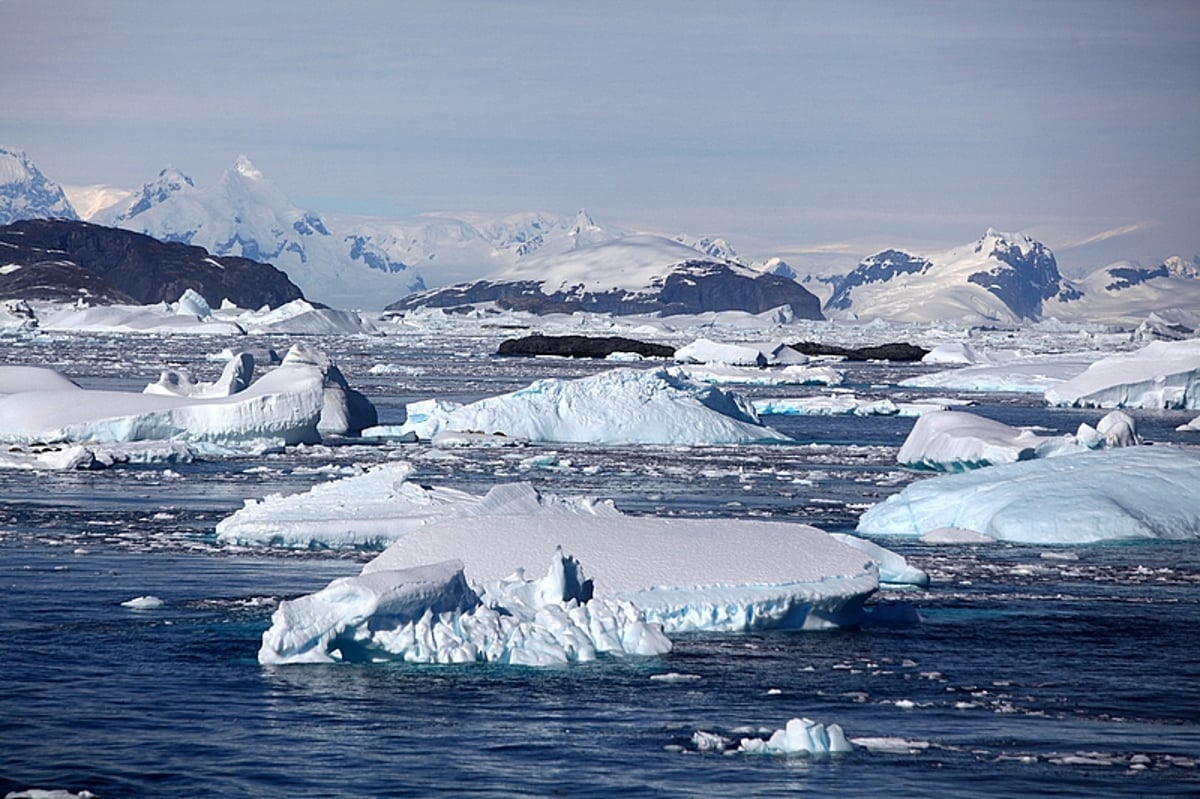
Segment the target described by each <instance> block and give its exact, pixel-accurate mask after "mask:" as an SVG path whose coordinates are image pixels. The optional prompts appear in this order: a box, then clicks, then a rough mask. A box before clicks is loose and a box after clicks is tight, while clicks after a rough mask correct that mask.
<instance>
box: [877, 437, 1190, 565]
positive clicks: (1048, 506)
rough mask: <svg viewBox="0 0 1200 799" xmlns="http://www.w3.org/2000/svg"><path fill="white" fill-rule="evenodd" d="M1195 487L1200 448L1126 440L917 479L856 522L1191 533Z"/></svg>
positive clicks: (886, 527)
mask: <svg viewBox="0 0 1200 799" xmlns="http://www.w3.org/2000/svg"><path fill="white" fill-rule="evenodd" d="M1197 497H1200V453H1198V452H1195V451H1193V450H1188V449H1183V448H1176V447H1168V446H1157V447H1125V448H1121V449H1111V450H1097V451H1089V452H1082V453H1079V454H1077V455H1072V456H1070V457H1065V458H1046V459H1038V460H1031V461H1021V462H1018V463H1009V464H1003V465H1000V466H989V467H988V468H986V469H976V470H973V471H968V472H960V473H957V474H947V475H942V476H939V477H933V478H929V479H927V480H921V481H919V482H916V483H913V484H911V485H909V486H907V487H906V488H905V489H904V490H903V491H901V492H900V493H899V494H894V495H892V496H890V497H888V498H887V499H886V500H884V501H883V502H881V503H879V504H878V505H875V506H874V507H872V508H870V509H868V510H867V512H866V513H864V514H863V515H862V516H861V517H860V518H859V522H858V532H859V533H860V534H863V535H871V536H877V535H881V536H882V535H902V536H911V537H914V538H915V537H922V536H926V535H928V534H932V533H933V532H935V531H938V530H940V529H943V528H959V529H964V528H965V529H967V530H972V531H975V532H977V533H982V534H984V535H986V536H989V537H991V538H994V539H997V540H1002V541H1015V542H1022V543H1035V544H1085V543H1091V542H1096V541H1117V540H1138V539H1175V540H1180V539H1195V538H1200V502H1197V500H1196V498H1197Z"/></svg>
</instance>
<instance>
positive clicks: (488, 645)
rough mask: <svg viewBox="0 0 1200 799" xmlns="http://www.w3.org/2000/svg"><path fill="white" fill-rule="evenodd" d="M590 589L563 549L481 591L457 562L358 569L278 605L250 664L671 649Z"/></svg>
mask: <svg viewBox="0 0 1200 799" xmlns="http://www.w3.org/2000/svg"><path fill="white" fill-rule="evenodd" d="M592 586H593V583H592V582H591V581H590V580H589V579H587V577H586V576H585V575H584V573H583V571H582V568H581V566H580V564H579V563H578V561H576V560H575V559H574V558H571V557H567V556H565V555H564V554H563V552H562V550H561V549H559V550H556V551H555V553H554V556H553V558H552V560H551V564H550V569H549V571H548V573H547V574H546V576H545V577H544V578H542V579H540V580H527V579H525V577H524V574H523V573H522V572H517V573H514V574H512V575H510V576H509V577H507V578H506V579H503V580H498V581H495V582H494V583H492V584H490V585H485V586H482V587H481V588H480V590H479V591H476V589H475V588H472V587H471V586H470V585H468V583H467V580H466V577H465V575H464V573H463V564H462V563H461V562H459V561H446V562H440V563H434V564H430V565H426V566H417V567H412V568H406V569H398V570H392V569H375V570H372V571H366V570H364V571H363V573H362V574H360V575H358V576H355V577H342V578H338V579H337V580H334V581H333V582H331V583H330V584H329V585H328V586H327V587H326V588H324V589H322V590H321V591H318V592H317V593H315V594H309V595H306V596H302V597H299V598H297V599H294V600H291V601H284V602H282V603H280V606H279V608H278V609H277V610H276V611H275V612H274V614H272V616H271V627H270V629H268V630H267V631H266V632H265V633H264V634H263V639H262V646H261V647H260V648H259V652H258V659H259V662H260V663H263V664H285V663H329V662H335V661H352V662H362V661H377V660H402V661H405V662H409V663H472V662H490V663H503V664H509V665H522V666H556V665H566V664H567V663H577V662H587V661H591V660H595V659H596V657H597V655H599V654H611V655H659V654H664V653H666V652H669V651H670V649H671V642H670V640H669V639H668V638H667V637H666V636H665V635H664V634H663V632H662V628H661V627H659V626H658V625H654V624H648V623H646V621H645V619H644V618H643V617H642V615H641V614H640V613H639V612H638V611H637V609H636V608H634V607H633V606H631V605H630V604H629V603H628V602H621V601H609V600H604V599H597V598H595V597H594V596H593V595H592V590H593V588H592Z"/></svg>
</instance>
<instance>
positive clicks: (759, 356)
mask: <svg viewBox="0 0 1200 799" xmlns="http://www.w3.org/2000/svg"><path fill="white" fill-rule="evenodd" d="M675 360H676V361H678V362H679V363H687V364H721V365H724V366H757V367H765V366H787V365H799V364H806V363H808V360H809V359H808V356H807V355H804V354H803V353H801V352H798V351H797V350H795V349H792V348H791V347H789V346H788V345H787V344H783V343H775V344H768V345H758V346H756V345H752V344H722V343H719V342H716V341H709V340H708V339H706V338H701V339H696V340H695V341H693V342H692V343H691V344H687V345H685V346H683V347H680V348H679V349H677V350H675Z"/></svg>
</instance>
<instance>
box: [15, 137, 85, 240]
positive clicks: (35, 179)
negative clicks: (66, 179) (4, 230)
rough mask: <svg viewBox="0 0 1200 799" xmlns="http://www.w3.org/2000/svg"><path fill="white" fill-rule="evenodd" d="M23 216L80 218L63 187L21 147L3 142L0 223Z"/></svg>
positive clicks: (24, 217)
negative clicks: (47, 174) (5, 144)
mask: <svg viewBox="0 0 1200 799" xmlns="http://www.w3.org/2000/svg"><path fill="white" fill-rule="evenodd" d="M21 219H79V215H78V214H76V213H75V209H74V208H72V207H71V203H70V201H69V200H67V195H66V194H65V193H64V192H63V190H62V187H61V186H59V185H58V184H57V183H55V182H54V181H52V180H50V179H49V178H47V177H46V176H45V175H43V174H42V172H41V170H39V169H38V168H37V167H36V166H35V165H34V163H33V162H32V161H30V160H29V156H27V155H26V154H25V152H24V151H22V150H16V149H13V148H11V147H4V146H2V145H0V225H7V224H9V223H11V222H16V221H18V220H21Z"/></svg>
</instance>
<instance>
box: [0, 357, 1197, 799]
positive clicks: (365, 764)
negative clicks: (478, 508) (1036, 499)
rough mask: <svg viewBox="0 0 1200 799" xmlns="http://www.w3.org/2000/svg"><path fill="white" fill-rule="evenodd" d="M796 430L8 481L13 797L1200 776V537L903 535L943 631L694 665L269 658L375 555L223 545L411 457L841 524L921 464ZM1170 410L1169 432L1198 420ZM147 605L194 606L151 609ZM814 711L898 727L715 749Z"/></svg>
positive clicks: (1026, 404) (964, 790)
mask: <svg viewBox="0 0 1200 799" xmlns="http://www.w3.org/2000/svg"><path fill="white" fill-rule="evenodd" d="M158 346H162V347H164V348H165V347H166V346H167V345H166V344H159V345H158ZM357 346H359V347H360V348H361V347H362V346H363V345H361V344H359V345H357ZM135 355H137V356H138V357H133V356H129V360H130V361H132V362H134V363H137V362H139V359H141V360H145V361H153V360H154V359H155V357H158V354H157V353H154V352H142V353H140V354H139V353H135ZM177 357H179V358H180V360H181V361H182V362H189V361H188V359H187V358H185V357H183V356H177ZM345 357H346V358H347V359H348V360H349V361H350V366H349V368H346V371H347V372H348V373H349V374H350V376H351V379H352V382H354V383H355V384H356V385H359V384H360V383H362V382H366V378H365V376H364V375H365V368H363V365H364V364H365V365H369V364H370V363H372V362H377V361H379V360H390V361H391V362H396V363H412V364H414V367H413V368H414V369H417V368H420V369H425V370H426V371H425V372H424V373H423V374H422V375H419V376H415V377H411V378H407V379H409V380H411V381H413V382H420V381H422V380H426V381H428V382H429V383H430V384H432V385H438V386H442V387H443V388H444V390H445V392H446V393H450V392H451V391H465V389H464V386H467V385H470V386H472V387H473V388H471V389H470V391H474V392H476V393H494V392H495V391H499V390H509V389H510V388H514V387H516V386H517V385H524V384H525V383H526V382H528V379H529V378H530V376H536V377H540V376H546V374H544V372H546V371H549V372H556V371H557V372H564V373H581V372H585V371H589V370H595V368H597V367H595V366H591V365H582V366H581V365H576V364H560V363H553V362H551V363H549V364H546V363H542V362H538V363H537V364H536V365H535V366H531V365H530V364H533V363H534V362H525V365H521V364H519V363H511V362H496V361H494V360H477V361H473V362H471V361H466V360H464V361H462V362H460V363H459V365H458V366H456V367H455V369H458V370H459V371H458V372H455V371H454V369H451V368H450V367H448V366H447V365H446V363H447V362H446V360H444V359H443V360H441V361H438V360H436V359H428V358H427V357H426V356H421V358H420V359H417V358H416V356H412V357H410V358H409V360H405V358H406V356H405V355H404V354H403V353H390V354H388V355H387V356H386V358H384V357H383V356H380V355H378V354H372V355H371V356H370V357H369V358H367V356H365V355H364V356H361V357H363V358H366V360H360V361H357V362H356V361H354V360H353V358H352V356H351V355H349V354H347V355H346V356H345ZM356 366H357V368H356ZM344 368H345V367H344ZM861 369H863V370H864V371H862V372H858V373H856V374H855V375H853V378H854V379H855V380H856V381H857V383H856V386H857V387H858V388H860V390H862V391H863V393H865V392H866V390H867V389H868V388H869V387H876V390H877V391H879V393H881V394H885V393H888V389H885V388H880V386H883V385H886V384H888V383H891V382H893V380H894V379H895V378H897V377H898V376H902V375H903V374H904V370H903V369H891V368H888V369H887V370H884V368H883V367H861ZM872 370H874V371H872ZM68 371H69V367H68ZM456 374H458V375H459V376H460V377H461V378H462V379H459V380H455V379H454V378H455V375H456ZM356 376H363V379H362V380H358V379H355V378H356ZM153 377H154V375H150V376H149V378H151V379H152V378H153ZM90 379H92V380H94V381H96V382H97V383H103V379H102V378H101V377H100V376H95V375H94V376H92V377H91V378H90ZM119 379H120V380H125V381H127V382H129V381H130V379H129V378H128V377H121V378H119ZM116 380H118V378H113V379H112V381H111V382H115V381H116ZM375 380H376V382H375V383H374V384H373V386H374V388H373V392H374V393H375V394H376V395H377V396H379V399H380V405H381V409H382V410H384V412H385V415H386V414H393V415H394V414H395V413H396V412H397V409H398V408H402V405H403V400H404V399H405V398H416V397H415V396H413V397H409V396H408V392H410V391H411V392H414V393H415V392H417V390H418V388H416V387H410V388H396V387H394V386H393V387H391V388H389V387H388V386H386V385H384V383H383V381H382V380H381V379H379V378H375ZM142 382H145V381H144V380H143V381H142ZM768 391H773V392H775V393H776V394H777V395H780V394H781V393H783V392H780V391H778V390H775V389H770V390H760V392H762V393H765V392H768ZM816 391H819V390H818V389H805V390H804V391H796V390H795V389H792V390H791V391H788V392H786V393H789V394H798V393H811V392H816ZM467 393H469V392H467ZM985 399H986V402H987V404H985V405H982V406H980V408H977V409H976V410H977V411H978V412H980V413H984V414H985V415H989V416H992V417H993V418H1000V419H1002V420H1004V421H1008V422H1010V423H1020V424H1036V425H1039V426H1041V427H1045V428H1046V429H1050V430H1059V431H1060V432H1068V431H1072V430H1074V428H1075V427H1076V426H1077V425H1078V423H1079V422H1080V421H1089V422H1091V423H1094V422H1095V420H1096V419H1097V418H1098V417H1099V415H1100V414H1098V413H1087V412H1078V411H1071V412H1066V411H1053V410H1048V409H1045V408H1042V407H1041V406H1040V405H1039V404H1038V403H1037V402H1036V401H1035V400H1034V399H1030V398H1022V397H992V398H985ZM385 421H399V419H398V418H385ZM771 422H772V423H773V424H775V425H776V426H778V427H779V428H780V429H781V430H784V431H785V432H788V433H789V434H791V435H793V436H795V437H796V438H797V439H798V441H799V442H800V443H799V444H797V445H788V446H779V447H745V448H727V447H722V448H694V449H692V448H670V447H663V448H653V447H651V448H646V447H642V448H596V447H537V448H528V449H526V450H522V451H521V452H520V453H519V454H517V455H513V456H511V457H509V458H508V459H507V460H505V458H504V456H500V455H497V454H496V453H495V452H482V451H462V452H456V453H453V454H450V455H446V454H445V453H441V454H438V455H437V457H433V456H432V455H431V454H430V453H429V452H428V450H426V449H420V448H408V449H404V448H399V449H397V448H394V447H388V446H381V445H376V444H366V443H355V442H348V443H345V444H343V445H340V446H333V447H315V448H301V449H296V450H289V451H287V452H283V453H269V454H266V455H262V456H257V457H254V458H246V459H238V460H231V461H223V462H216V463H214V462H208V463H202V462H197V463H192V464H177V465H173V466H170V467H162V466H159V467H124V468H116V469H112V470H108V471H103V472H95V473H70V474H43V475H35V474H29V473H0V641H2V642H3V644H2V646H3V654H4V663H3V665H2V666H0V795H3V794H5V793H7V792H9V791H17V790H20V789H24V788H43V789H60V790H70V791H74V792H78V791H81V790H85V789H86V790H88V791H91V792H93V793H94V794H96V795H97V796H99V797H101V798H102V799H110V798H111V797H157V796H186V797H198V796H230V797H234V796H238V797H241V796H264V797H267V796H279V797H283V796H288V797H291V796H396V797H400V796H431V795H457V796H479V797H487V796H725V795H745V796H793V795H797V794H808V795H816V796H824V795H835V796H853V797H927V796H964V797H965V796H1012V797H1024V796H1056V797H1063V796H1066V797H1095V796H1131V797H1132V796H1180V797H1182V796H1196V795H1200V662H1198V658H1197V654H1198V653H1200V632H1197V631H1198V630H1200V551H1198V550H1197V548H1196V545H1195V543H1193V542H1186V543H1174V544H1149V545H1147V544H1139V545H1136V546H1132V545H1124V546H1122V545H1109V546H1097V547H1077V548H1072V549H1070V550H1066V549H1064V548H1060V547H1030V546H1007V545H993V546H987V547H923V546H920V545H917V544H911V543H908V544H905V543H895V542H892V543H890V544H889V545H891V546H894V548H896V549H897V550H899V551H901V552H903V553H904V554H906V555H907V556H908V557H909V558H910V559H911V560H912V561H913V562H914V563H916V564H917V565H919V566H921V567H923V568H925V569H927V570H928V571H929V572H930V574H931V575H932V577H933V584H932V585H931V587H930V589H929V590H928V591H911V592H884V593H883V594H882V595H881V596H880V600H881V601H886V602H906V603H909V604H910V605H912V606H914V607H915V608H917V610H918V611H919V613H920V616H921V623H920V624H916V625H908V626H874V627H865V628H863V629H858V630H847V631H839V632H834V633H791V634H785V633H777V634H756V635H705V636H691V637H680V638H679V639H677V642H676V644H677V645H676V649H675V650H674V651H673V652H672V653H671V654H670V655H667V656H665V657H662V658H653V659H631V660H613V659H608V660H601V661H599V662H596V663H593V664H589V665H584V666H577V667H572V668H565V669H551V670H531V669H516V668H508V667H493V666H482V667H481V666H472V667H413V666H403V665H396V664H377V665H337V666H294V667H280V668H266V667H263V666H260V665H259V664H258V662H257V660H256V658H255V654H256V651H257V648H258V644H259V640H260V637H261V635H262V633H263V631H264V630H265V629H266V627H267V625H268V619H269V616H270V613H271V611H272V609H273V608H274V606H275V603H276V602H277V601H278V600H279V599H282V598H287V597H291V596H295V595H298V594H301V593H307V592H311V591H314V590H317V589H319V588H320V587H322V586H324V585H325V584H326V583H327V582H328V581H329V580H331V579H333V578H334V577H337V576H341V575H345V574H350V573H354V572H356V571H357V570H358V565H359V562H361V560H363V559H364V558H366V557H368V556H369V553H348V554H347V553H340V554H339V553H301V554H295V553H254V554H246V553H244V552H232V551H227V550H223V549H221V548H219V547H218V546H216V544H215V542H214V540H213V534H212V528H213V525H214V524H215V522H216V521H217V520H218V519H220V518H221V517H222V516H224V515H226V514H227V513H229V512H230V511H232V510H233V509H235V508H236V507H238V506H240V504H241V500H242V499H243V498H246V497H255V496H261V495H263V494H264V493H268V492H271V491H298V490H302V489H303V488H306V487H307V486H309V485H312V484H313V483H315V482H318V481H321V480H326V479H329V478H330V477H333V476H337V475H338V474H342V473H348V472H349V471H352V469H353V468H354V467H356V466H359V465H365V464H370V463H375V462H380V461H382V460H385V459H391V458H396V457H406V458H410V459H412V460H413V461H414V463H416V464H417V466H418V468H419V470H420V474H421V475H422V477H423V478H425V479H428V480H430V481H431V482H442V483H445V484H453V485H457V486H461V487H468V488H472V489H483V488H486V486H488V485H490V484H493V483H495V482H496V481H498V480H512V479H527V480H531V481H532V482H535V483H536V484H537V485H539V487H543V488H549V489H552V490H560V491H563V492H564V493H568V492H579V491H586V492H588V493H594V494H598V495H601V496H613V497H616V498H617V501H618V504H620V505H621V506H622V507H624V508H625V509H627V510H629V511H630V512H635V513H660V514H686V515H706V516H729V517H740V516H765V515H771V516H785V517H789V518H795V519H797V520H801V521H806V522H810V523H814V524H818V525H820V526H823V527H825V528H826V529H830V530H838V529H840V530H848V529H852V528H853V524H854V520H855V518H856V517H857V515H858V514H859V513H861V511H862V509H863V508H864V507H866V506H867V505H869V504H871V503H872V502H875V501H878V500H879V499H881V498H882V497H883V496H886V495H887V494H890V493H892V492H894V491H897V490H899V489H900V488H901V487H903V485H905V484H907V483H908V482H909V481H911V480H913V479H919V478H918V477H917V476H915V475H912V474H910V473H907V472H904V471H903V470H899V469H897V468H896V466H895V464H894V456H895V449H896V447H898V446H899V444H900V443H901V442H902V441H903V438H904V436H905V435H906V434H907V431H908V429H909V428H910V427H911V424H912V420H904V419H887V418H875V419H871V418H868V419H853V418H848V419H847V418H836V419H812V418H806V419H785V418H774V419H771ZM1139 422H1141V423H1142V429H1143V433H1144V434H1146V435H1147V436H1148V437H1150V438H1153V439H1155V440H1160V441H1161V440H1171V439H1172V437H1173V436H1174V434H1173V432H1172V431H1173V426H1174V425H1175V424H1178V420H1177V419H1176V417H1174V416H1170V415H1167V416H1165V417H1161V418H1160V417H1159V416H1156V415H1153V414H1150V415H1145V416H1144V418H1143V417H1141V416H1139ZM147 594H152V595H155V596H158V597H161V598H162V599H163V601H164V603H165V604H164V606H163V607H161V608H158V609H155V610H144V611H138V610H131V609H129V608H125V607H122V606H121V603H122V602H124V601H126V600H128V599H131V598H133V597H136V596H140V595H147ZM801 716H803V717H808V718H811V719H813V720H815V721H819V722H823V723H826V724H830V723H837V724H840V725H841V726H842V727H843V728H844V730H845V731H846V734H847V735H848V736H849V737H850V738H851V739H852V740H856V741H858V742H860V743H862V744H868V745H860V746H859V747H858V748H856V750H855V751H854V752H852V753H850V754H847V755H843V756H838V757H834V758H827V759H817V760H809V759H806V758H775V757H768V756H754V755H745V754H727V753H720V752H713V751H700V750H699V748H698V746H697V743H696V742H695V740H694V739H693V735H694V733H696V732H697V731H704V732H708V733H714V734H717V735H720V736H723V737H724V738H726V739H728V740H729V741H730V742H731V745H732V746H734V747H736V744H737V741H738V739H739V738H741V737H747V736H755V737H766V736H767V735H769V734H770V732H771V731H773V730H775V729H778V728H781V727H783V726H784V725H785V724H786V722H787V720H788V719H790V718H794V717H801ZM870 739H876V740H870Z"/></svg>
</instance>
